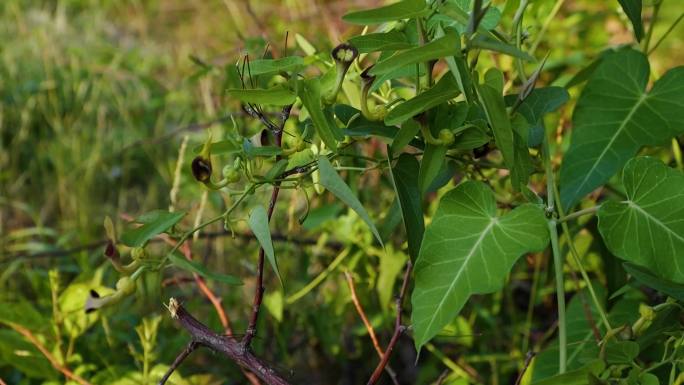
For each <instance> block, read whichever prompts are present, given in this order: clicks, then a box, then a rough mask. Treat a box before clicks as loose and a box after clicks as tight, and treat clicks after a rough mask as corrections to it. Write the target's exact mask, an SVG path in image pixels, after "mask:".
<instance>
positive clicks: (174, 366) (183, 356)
mask: <svg viewBox="0 0 684 385" xmlns="http://www.w3.org/2000/svg"><path fill="white" fill-rule="evenodd" d="M195 349H197V342H195V340H192V341H190V342H189V343H188V346H186V347H185V349H183V351H182V352H180V354H178V357H176V359H175V360H173V363H172V364H171V366H169V369H168V370H167V371H166V373H164V377H162V378H161V380H159V383H158V385H164V384H165V383H166V381H167V380H168V379H169V377H171V375H172V374H173V372H174V371H175V370H176V369H177V368H178V367H179V366H180V364H181V363H183V361H184V360H185V359H186V358H187V357H188V356H189V355H190V353H192V352H193V351H194V350H195Z"/></svg>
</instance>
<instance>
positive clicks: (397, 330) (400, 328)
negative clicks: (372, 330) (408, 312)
mask: <svg viewBox="0 0 684 385" xmlns="http://www.w3.org/2000/svg"><path fill="white" fill-rule="evenodd" d="M412 268H413V264H412V263H411V261H408V263H407V264H406V273H404V282H403V283H402V284H401V291H400V292H399V296H398V297H397V299H396V303H397V317H396V319H395V320H394V333H393V334H392V339H390V342H389V344H387V348H386V349H385V354H383V356H382V359H381V360H380V363H379V364H378V366H377V367H376V368H375V371H373V374H372V375H371V377H370V379H369V380H368V383H367V385H373V384H375V383H376V382H377V381H378V380H379V379H380V376H381V375H382V372H383V370H384V369H385V367H386V366H387V363H388V362H389V359H390V356H391V355H392V350H394V346H396V344H397V342H398V341H399V337H400V336H401V334H402V333H403V332H404V331H405V330H406V327H405V326H404V325H402V324H401V312H402V307H403V302H404V296H406V291H407V290H408V283H409V277H410V276H411V269H412Z"/></svg>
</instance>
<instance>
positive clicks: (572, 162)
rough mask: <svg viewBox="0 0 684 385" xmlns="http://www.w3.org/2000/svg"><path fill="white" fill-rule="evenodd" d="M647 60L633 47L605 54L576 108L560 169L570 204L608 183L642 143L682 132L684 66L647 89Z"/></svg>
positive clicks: (563, 194)
mask: <svg viewBox="0 0 684 385" xmlns="http://www.w3.org/2000/svg"><path fill="white" fill-rule="evenodd" d="M648 77H649V64H648V59H647V58H646V56H645V55H644V54H643V53H641V52H638V51H634V50H632V49H625V50H621V51H618V52H614V53H611V54H607V55H606V56H605V58H604V59H603V60H602V61H601V63H600V64H599V65H598V68H596V70H595V72H594V73H593V74H592V76H591V78H590V79H589V83H588V84H587V86H586V87H585V88H584V91H583V92H582V95H581V96H580V99H579V101H578V102H577V107H576V108H575V112H574V114H573V129H572V141H571V143H570V148H569V149H568V152H567V153H566V154H565V158H564V159H563V164H562V166H561V170H560V185H561V191H560V193H561V200H562V202H563V206H564V207H565V208H566V209H570V207H572V206H574V205H575V203H577V201H578V200H579V199H581V198H582V197H583V196H584V195H586V194H587V193H589V192H591V191H592V190H594V189H595V188H597V187H599V186H601V185H602V184H604V183H606V182H607V181H608V180H609V179H610V178H611V177H612V176H613V175H614V174H615V173H617V172H618V171H619V170H620V169H621V168H622V166H624V164H625V163H626V162H627V161H628V160H629V159H630V158H631V157H633V156H634V155H635V154H636V153H637V151H638V150H639V149H640V148H641V146H644V145H659V144H662V143H663V142H664V141H666V140H667V139H668V138H671V137H673V136H675V135H678V134H680V133H682V132H684V98H682V92H683V91H684V66H680V67H677V68H674V69H671V70H670V71H668V72H667V73H666V74H665V75H663V77H661V78H660V79H659V80H658V81H657V82H656V83H655V84H654V85H653V88H652V89H651V90H650V91H648V92H646V84H647V83H648Z"/></svg>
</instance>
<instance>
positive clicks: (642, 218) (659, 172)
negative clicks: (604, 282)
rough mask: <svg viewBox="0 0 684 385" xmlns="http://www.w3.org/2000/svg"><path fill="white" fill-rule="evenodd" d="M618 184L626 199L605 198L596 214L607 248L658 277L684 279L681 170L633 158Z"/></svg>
mask: <svg viewBox="0 0 684 385" xmlns="http://www.w3.org/2000/svg"><path fill="white" fill-rule="evenodd" d="M622 183H623V184H624V187H625V191H626V193H627V200H625V201H622V202H617V201H609V202H606V203H604V204H603V205H601V208H600V209H599V212H598V217H599V231H600V232H601V235H602V236H603V239H604V241H605V242H606V245H607V246H608V249H609V250H610V251H611V252H612V253H613V254H615V255H616V256H618V257H620V258H622V259H624V260H626V261H628V262H631V263H633V264H635V265H638V266H642V267H645V268H647V269H649V270H650V271H652V272H653V273H654V274H655V275H657V276H658V277H660V278H664V279H666V280H669V281H673V282H676V283H684V254H682V250H684V173H682V172H681V171H678V170H675V169H671V168H669V167H667V166H665V165H664V164H663V163H661V162H660V161H659V160H657V159H654V158H648V157H641V158H634V159H632V160H630V161H629V162H628V163H627V165H626V166H625V170H624V172H623V175H622Z"/></svg>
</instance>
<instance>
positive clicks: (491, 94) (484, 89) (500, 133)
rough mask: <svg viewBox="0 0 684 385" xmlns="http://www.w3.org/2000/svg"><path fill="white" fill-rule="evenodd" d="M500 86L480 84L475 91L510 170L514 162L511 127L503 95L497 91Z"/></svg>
mask: <svg viewBox="0 0 684 385" xmlns="http://www.w3.org/2000/svg"><path fill="white" fill-rule="evenodd" d="M501 88H503V84H502V85H501V87H496V88H495V87H492V86H490V85H487V84H481V85H479V86H478V87H477V91H478V92H477V93H478V96H479V98H480V102H481V103H482V106H483V107H484V110H485V115H486V116H487V121H488V122H489V125H490V126H491V127H492V132H493V133H494V141H495V142H496V146H497V147H498V148H499V150H501V154H502V155H503V158H504V163H505V164H506V167H507V168H508V169H509V170H510V169H512V168H513V166H514V164H515V155H514V152H515V145H514V142H513V128H512V127H511V121H510V120H509V118H508V112H506V105H505V104H504V99H503V95H501V93H500V92H499V91H498V89H501Z"/></svg>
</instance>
